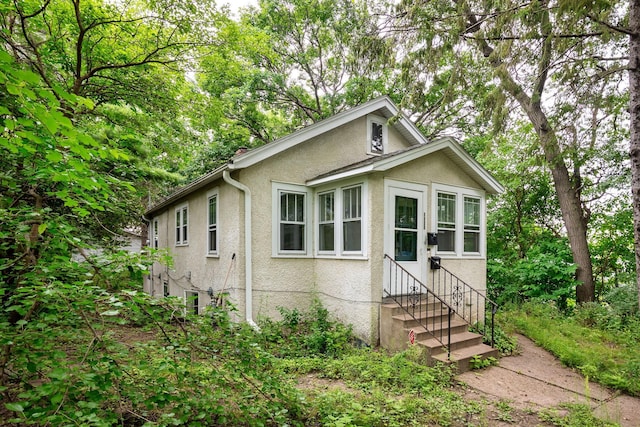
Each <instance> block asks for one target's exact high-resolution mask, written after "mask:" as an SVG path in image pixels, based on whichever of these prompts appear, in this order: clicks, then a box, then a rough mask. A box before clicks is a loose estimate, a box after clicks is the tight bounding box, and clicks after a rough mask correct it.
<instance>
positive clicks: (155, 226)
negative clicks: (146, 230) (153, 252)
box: [152, 219, 158, 249]
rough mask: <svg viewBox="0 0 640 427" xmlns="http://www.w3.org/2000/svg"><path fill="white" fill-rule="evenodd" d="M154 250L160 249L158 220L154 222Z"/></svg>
mask: <svg viewBox="0 0 640 427" xmlns="http://www.w3.org/2000/svg"><path fill="white" fill-rule="evenodd" d="M152 227H153V248H154V249H158V220H157V219H154V220H153V226H152Z"/></svg>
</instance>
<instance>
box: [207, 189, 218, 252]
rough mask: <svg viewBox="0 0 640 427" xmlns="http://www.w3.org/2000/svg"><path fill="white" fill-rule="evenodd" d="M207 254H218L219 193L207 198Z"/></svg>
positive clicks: (211, 194)
mask: <svg viewBox="0 0 640 427" xmlns="http://www.w3.org/2000/svg"><path fill="white" fill-rule="evenodd" d="M207 254H209V255H217V254H218V193H216V192H214V193H210V194H209V197H208V198H207Z"/></svg>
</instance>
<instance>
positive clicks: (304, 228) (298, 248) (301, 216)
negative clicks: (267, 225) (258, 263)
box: [273, 183, 311, 256]
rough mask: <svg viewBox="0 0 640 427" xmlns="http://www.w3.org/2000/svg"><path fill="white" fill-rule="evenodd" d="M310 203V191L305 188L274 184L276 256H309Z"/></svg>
mask: <svg viewBox="0 0 640 427" xmlns="http://www.w3.org/2000/svg"><path fill="white" fill-rule="evenodd" d="M310 202H311V201H310V199H309V192H308V189H307V188H306V187H304V186H301V185H292V184H282V183H274V184H273V205H274V223H273V231H274V237H275V238H274V255H282V256H289V255H290V256H306V255H307V254H308V252H307V251H308V244H309V240H310V236H309V225H308V220H309V215H308V211H309V204H310Z"/></svg>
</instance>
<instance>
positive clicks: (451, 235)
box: [438, 193, 456, 252]
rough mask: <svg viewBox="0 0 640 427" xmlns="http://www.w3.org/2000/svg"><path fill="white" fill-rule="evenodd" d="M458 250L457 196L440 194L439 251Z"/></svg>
mask: <svg viewBox="0 0 640 427" xmlns="http://www.w3.org/2000/svg"><path fill="white" fill-rule="evenodd" d="M455 250H456V195H455V194H448V193H438V251H439V252H455Z"/></svg>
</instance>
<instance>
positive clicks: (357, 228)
mask: <svg viewBox="0 0 640 427" xmlns="http://www.w3.org/2000/svg"><path fill="white" fill-rule="evenodd" d="M342 208H343V212H344V215H343V216H342V251H343V252H360V251H361V250H362V187H361V186H359V185H357V186H355V187H349V188H345V189H343V190H342Z"/></svg>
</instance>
